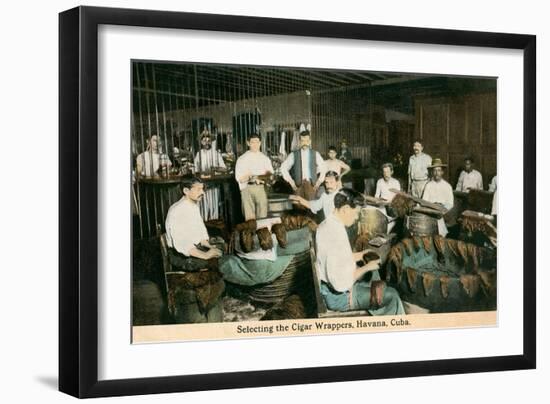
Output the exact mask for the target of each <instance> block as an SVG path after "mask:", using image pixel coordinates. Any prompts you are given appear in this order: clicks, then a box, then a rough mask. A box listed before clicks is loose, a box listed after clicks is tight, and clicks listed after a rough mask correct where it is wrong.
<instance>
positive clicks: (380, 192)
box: [374, 163, 401, 202]
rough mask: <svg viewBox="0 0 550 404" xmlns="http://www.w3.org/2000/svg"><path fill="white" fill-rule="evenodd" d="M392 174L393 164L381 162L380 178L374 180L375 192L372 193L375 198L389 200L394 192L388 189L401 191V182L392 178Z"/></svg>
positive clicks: (393, 195)
mask: <svg viewBox="0 0 550 404" xmlns="http://www.w3.org/2000/svg"><path fill="white" fill-rule="evenodd" d="M392 175H393V164H392V163H385V164H382V178H380V179H379V180H378V181H377V182H376V192H375V193H374V196H375V197H376V198H380V199H384V200H386V201H388V202H391V201H392V200H393V198H394V197H395V192H393V191H390V189H397V190H398V191H401V184H400V183H399V181H397V180H396V179H395V178H393V177H392Z"/></svg>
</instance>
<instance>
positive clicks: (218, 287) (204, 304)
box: [166, 270, 225, 313]
mask: <svg viewBox="0 0 550 404" xmlns="http://www.w3.org/2000/svg"><path fill="white" fill-rule="evenodd" d="M166 281H167V284H168V307H169V308H170V310H171V311H172V312H173V313H175V312H176V307H177V305H176V300H177V296H178V292H179V291H180V290H181V289H186V290H193V291H195V294H196V298H197V303H198V305H199V308H200V310H201V311H203V312H205V311H207V310H208V309H209V307H211V306H212V305H213V304H214V303H216V302H217V300H218V299H219V298H220V297H221V296H222V294H223V292H224V290H225V282H224V281H223V278H222V275H221V273H220V272H218V271H217V270H208V271H199V272H186V273H183V274H182V273H173V274H170V276H167V278H166Z"/></svg>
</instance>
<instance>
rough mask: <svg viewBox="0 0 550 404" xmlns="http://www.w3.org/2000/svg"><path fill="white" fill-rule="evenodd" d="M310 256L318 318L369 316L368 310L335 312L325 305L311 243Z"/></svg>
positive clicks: (315, 257)
mask: <svg viewBox="0 0 550 404" xmlns="http://www.w3.org/2000/svg"><path fill="white" fill-rule="evenodd" d="M309 251H310V255H311V271H312V277H313V288H314V290H315V302H316V304H317V317H318V318H330V317H354V316H368V315H369V313H368V311H366V310H351V311H334V310H329V309H328V308H327V306H326V304H325V300H324V299H323V296H322V295H321V281H320V279H319V276H318V274H317V267H316V265H315V263H316V261H317V256H316V254H315V249H314V248H313V242H312V241H310V249H309Z"/></svg>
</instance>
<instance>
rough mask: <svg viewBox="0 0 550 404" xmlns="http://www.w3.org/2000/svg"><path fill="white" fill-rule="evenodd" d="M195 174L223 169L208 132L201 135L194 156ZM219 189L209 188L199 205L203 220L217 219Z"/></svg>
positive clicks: (223, 165)
mask: <svg viewBox="0 0 550 404" xmlns="http://www.w3.org/2000/svg"><path fill="white" fill-rule="evenodd" d="M194 165H195V172H196V173H200V174H201V175H204V176H206V175H210V171H211V170H212V169H213V168H215V167H222V168H225V163H224V161H223V157H222V154H221V153H220V152H219V151H218V150H216V148H215V147H212V137H211V136H210V133H209V132H208V131H206V130H205V131H203V132H202V134H201V150H199V151H198V152H197V154H196V155H195V161H194ZM219 204H220V188H219V186H213V187H209V188H208V189H207V190H206V192H205V195H204V198H203V200H202V201H201V203H200V204H199V207H200V210H201V213H202V217H203V218H204V220H215V219H218V218H219Z"/></svg>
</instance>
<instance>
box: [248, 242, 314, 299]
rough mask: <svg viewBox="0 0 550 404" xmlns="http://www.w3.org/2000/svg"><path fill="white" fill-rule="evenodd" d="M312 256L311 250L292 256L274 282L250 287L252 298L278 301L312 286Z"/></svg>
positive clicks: (249, 292)
mask: <svg viewBox="0 0 550 404" xmlns="http://www.w3.org/2000/svg"><path fill="white" fill-rule="evenodd" d="M311 282H312V281H311V257H310V252H309V250H306V251H303V252H301V253H298V254H296V255H295V256H294V258H292V260H291V261H290V263H289V264H288V267H287V268H286V269H285V271H284V272H283V274H282V275H281V276H279V277H278V278H277V279H275V280H274V281H273V282H271V283H269V284H265V285H259V286H255V287H253V288H250V289H249V291H248V294H249V296H250V299H251V300H253V301H255V302H258V303H268V304H273V303H278V302H280V301H281V300H283V299H284V298H285V297H287V296H290V295H291V294H292V293H294V292H296V291H300V290H303V289H304V288H307V287H310V286H311Z"/></svg>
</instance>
